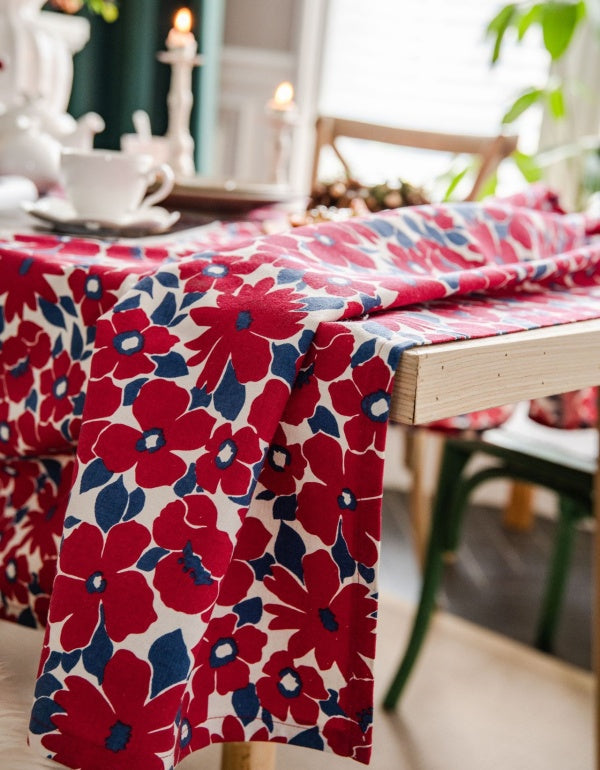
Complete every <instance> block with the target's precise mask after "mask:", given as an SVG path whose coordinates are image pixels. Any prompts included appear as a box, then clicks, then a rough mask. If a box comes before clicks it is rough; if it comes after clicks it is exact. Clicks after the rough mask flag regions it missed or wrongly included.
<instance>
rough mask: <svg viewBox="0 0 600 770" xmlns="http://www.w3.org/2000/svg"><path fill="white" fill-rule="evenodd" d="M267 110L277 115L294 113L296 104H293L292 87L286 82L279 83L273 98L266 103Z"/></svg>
mask: <svg viewBox="0 0 600 770" xmlns="http://www.w3.org/2000/svg"><path fill="white" fill-rule="evenodd" d="M267 107H268V109H269V110H272V111H273V112H277V113H283V112H292V113H293V112H295V111H296V103H295V102H294V86H293V85H292V84H291V83H289V82H288V81H287V80H284V81H283V83H280V84H279V85H278V86H277V88H276V89H275V93H274V94H273V98H272V99H269V101H268V103H267Z"/></svg>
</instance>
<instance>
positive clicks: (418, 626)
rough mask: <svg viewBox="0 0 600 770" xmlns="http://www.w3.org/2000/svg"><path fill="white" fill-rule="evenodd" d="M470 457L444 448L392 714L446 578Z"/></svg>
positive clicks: (388, 700) (387, 704)
mask: <svg viewBox="0 0 600 770" xmlns="http://www.w3.org/2000/svg"><path fill="white" fill-rule="evenodd" d="M469 457H470V452H467V453H465V452H461V451H460V450H459V451H457V450H456V449H451V448H448V447H445V448H444V453H443V456H442V465H441V470H440V482H439V485H438V491H437V496H436V500H435V505H434V509H433V515H432V520H431V533H430V536H429V546H428V550H427V557H426V559H425V566H424V571H423V585H422V587H421V597H420V600H419V606H418V608H417V613H416V616H415V619H414V622H413V627H412V631H411V635H410V639H409V641H408V645H407V647H406V651H405V653H404V657H403V658H402V661H401V663H400V665H399V667H398V670H397V671H396V675H395V677H394V679H393V681H392V683H391V685H390V686H389V688H388V691H387V693H386V695H385V698H384V701H383V708H384V709H385V710H386V711H392V710H393V709H394V708H395V707H396V704H397V702H398V699H399V697H400V694H401V692H402V690H403V689H404V686H405V684H406V682H407V680H408V678H409V676H410V673H411V671H412V669H413V666H414V663H415V661H416V659H417V657H418V655H419V652H420V650H421V646H422V644H423V641H424V640H425V635H426V633H427V629H428V627H429V621H430V619H431V613H432V612H433V609H434V608H435V599H436V594H437V589H438V586H439V583H440V579H441V575H442V553H443V551H444V547H445V543H446V541H447V535H448V533H447V528H448V520H449V518H451V516H449V510H452V508H453V506H452V500H451V495H452V490H453V487H454V484H455V480H456V478H457V477H458V476H459V475H460V473H461V472H462V470H463V468H464V466H465V465H466V463H467V461H468V459H469Z"/></svg>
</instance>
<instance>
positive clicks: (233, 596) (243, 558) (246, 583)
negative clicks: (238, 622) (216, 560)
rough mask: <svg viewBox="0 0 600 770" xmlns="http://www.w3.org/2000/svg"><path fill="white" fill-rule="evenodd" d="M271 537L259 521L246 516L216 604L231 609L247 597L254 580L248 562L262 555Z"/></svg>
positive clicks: (253, 574) (252, 571)
mask: <svg viewBox="0 0 600 770" xmlns="http://www.w3.org/2000/svg"><path fill="white" fill-rule="evenodd" d="M272 537H273V535H272V534H271V532H269V530H268V529H267V528H266V527H265V525H264V524H263V523H262V522H261V521H260V520H259V519H256V518H254V517H253V516H246V518H245V519H244V522H243V524H242V526H241V528H240V530H239V532H238V534H237V541H236V544H235V549H234V551H233V559H232V562H231V564H230V565H229V567H228V568H227V572H226V573H225V577H224V578H223V581H222V583H221V586H220V588H219V599H218V604H220V605H223V606H225V607H233V605H234V604H237V603H238V602H240V601H242V599H243V598H244V597H245V596H246V595H247V592H248V589H249V588H250V586H251V585H252V583H253V582H254V580H255V573H254V570H253V569H252V567H251V566H250V564H249V563H248V562H252V561H254V560H255V559H260V557H261V556H263V555H264V553H265V551H266V549H267V545H268V544H269V543H270V541H271V539H272Z"/></svg>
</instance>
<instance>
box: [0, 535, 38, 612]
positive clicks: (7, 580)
mask: <svg viewBox="0 0 600 770" xmlns="http://www.w3.org/2000/svg"><path fill="white" fill-rule="evenodd" d="M30 584H31V573H30V572H29V561H28V559H27V555H26V554H22V553H19V547H18V546H15V547H13V548H11V549H10V550H9V551H8V552H7V553H4V554H3V555H2V566H1V567H0V596H1V597H2V603H3V604H7V605H8V606H9V607H10V605H11V604H17V605H20V607H22V608H25V607H27V606H28V605H29V586H30Z"/></svg>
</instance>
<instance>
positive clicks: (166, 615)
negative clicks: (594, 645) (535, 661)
mask: <svg viewBox="0 0 600 770" xmlns="http://www.w3.org/2000/svg"><path fill="white" fill-rule="evenodd" d="M597 226H598V223H597V222H594V221H590V220H588V218H586V217H585V216H583V215H566V214H564V213H562V212H560V210H559V209H558V207H557V206H556V202H555V200H554V199H553V197H552V196H550V195H548V194H547V193H546V192H545V191H543V190H539V189H531V190H530V191H528V192H527V193H526V194H524V195H523V196H521V197H518V198H514V199H512V200H509V201H504V202H502V201H491V202H489V203H487V204H471V203H465V204H449V205H440V206H424V207H416V208H414V209H404V210H400V211H395V212H386V213H383V214H381V215H376V216H371V217H367V218H365V219H363V220H356V221H349V222H346V223H339V224H332V223H328V224H323V225H320V226H315V227H307V228H300V229H299V230H297V231H294V232H293V233H285V234H278V235H271V236H266V237H257V238H254V239H253V240H251V241H247V242H246V243H245V245H238V246H236V245H235V243H230V245H223V244H222V243H221V244H220V245H219V244H217V245H215V246H214V247H207V246H206V244H204V245H202V246H201V247H200V245H198V244H196V246H197V247H194V243H193V241H187V242H178V243H174V244H171V245H169V244H168V243H167V244H164V245H161V246H156V247H154V248H142V247H136V246H131V245H127V246H124V245H123V244H110V243H107V242H100V241H87V240H86V241H82V240H77V239H56V238H49V237H46V236H45V237H41V236H40V237H34V238H32V237H31V236H22V237H19V238H16V239H12V240H10V241H6V242H5V243H4V244H0V297H2V299H3V309H2V313H1V315H0V331H1V332H2V349H1V350H0V353H1V354H2V355H1V363H2V371H1V375H0V387H2V393H3V401H2V410H3V413H2V415H0V441H1V442H2V446H3V447H4V448H5V455H6V457H7V460H6V462H5V466H4V467H5V469H8V471H6V472H5V476H4V478H3V481H4V483H5V490H8V491H7V492H4V497H3V513H2V519H1V520H0V524H1V529H0V531H1V532H2V540H1V541H0V544H2V545H3V548H4V549H5V551H6V548H8V549H9V551H10V548H11V547H13V545H14V548H15V550H14V555H13V556H12V557H11V558H8V560H7V561H6V562H5V564H6V567H5V569H4V574H3V576H2V583H1V585H0V590H1V591H2V600H3V603H4V606H5V612H10V606H11V601H12V602H14V604H15V606H16V607H20V606H21V605H23V604H27V607H26V609H24V610H23V609H21V612H26V613H29V614H28V616H27V617H28V618H29V619H30V620H31V621H32V622H35V621H36V613H39V614H40V615H39V617H41V615H43V613H44V612H45V611H46V609H47V596H48V593H49V591H50V588H51V589H52V591H51V600H50V609H49V622H48V625H47V631H46V638H45V645H44V650H43V653H42V657H41V661H40V674H39V679H38V683H37V687H36V701H35V704H34V707H33V711H32V719H31V734H30V739H31V741H32V742H33V743H34V744H36V745H37V746H38V748H39V750H40V752H41V753H42V754H44V755H48V756H54V757H55V758H56V759H57V760H58V761H60V762H62V763H63V764H65V765H67V766H69V767H81V768H83V770H96V769H97V768H98V769H99V768H103V770H104V769H105V768H116V769H118V770H121V769H123V770H125V768H127V770H138V768H139V770H141V769H142V768H144V770H146V769H147V768H157V770H158V768H170V767H172V766H174V764H176V763H177V762H178V761H179V760H180V759H181V758H182V757H184V756H186V755H187V754H188V753H190V752H191V751H193V750H197V749H199V748H202V747H203V746H205V745H207V744H208V743H211V742H218V741H239V740H274V741H287V742H289V743H294V744H297V745H302V746H310V747H313V748H317V749H326V750H330V751H333V752H336V753H338V754H341V755H346V756H351V757H354V758H355V759H357V760H359V761H362V762H367V761H368V759H369V755H370V747H371V742H372V710H373V700H372V699H373V679H372V664H373V658H374V654H375V632H376V611H377V562H378V554H379V533H380V504H381V494H382V468H383V452H384V447H385V435H386V425H387V418H388V411H389V404H390V393H391V386H392V382H393V378H394V372H395V369H396V367H397V364H398V361H399V359H400V356H401V354H402V351H403V350H405V349H407V348H409V347H412V346H414V345H418V344H428V343H430V342H439V341H446V340H450V339H457V338H467V337H477V336H490V335H492V334H498V333H509V332H511V331H517V330H522V329H527V328H532V327H537V326H544V325H551V324H554V323H562V322H567V321H573V320H582V319H585V318H595V317H599V316H600V287H599V283H600V281H599V275H600V274H599V271H598V261H599V260H600V246H599V245H598V244H597V243H594V242H593V240H590V236H591V235H592V234H593V233H594V232H596V230H597ZM24 279H25V280H24ZM67 287H68V289H67ZM73 298H75V299H73ZM82 330H83V331H82ZM84 393H85V396H84ZM75 447H76V452H75V451H74V449H75ZM17 479H19V480H20V483H19V484H17V481H16V480H17ZM17 487H19V491H18V493H17ZM36 516H37V519H38V522H37V523H38V524H39V520H40V519H43V518H45V521H46V523H47V524H48V526H47V527H46V528H45V529H44V528H43V527H39V526H35V522H34V519H35V518H36ZM34 533H35V535H34ZM40 533H43V535H41V534H40ZM56 538H60V544H59V547H58V553H59V561H58V574H57V576H56V577H55V578H54V579H52V577H51V576H50V574H48V575H44V569H46V571H47V572H48V573H51V571H52V569H53V567H52V566H48V565H51V562H52V554H51V553H50V552H51V550H52V547H51V543H52V542H55V541H56ZM24 543H25V546H24V545H23V544H24ZM19 548H21V549H22V550H19ZM23 549H24V550H25V551H28V553H24V552H23ZM32 554H35V556H36V558H37V559H38V567H37V571H36V570H35V569H33V568H31V567H29V566H28V565H31V563H32V562H31V557H32ZM28 557H29V560H28ZM50 583H51V585H50ZM31 596H33V597H34V599H33V602H32V601H31V599H30V598H28V597H31ZM37 599H40V602H39V604H40V606H39V607H37V606H36V600H37ZM42 599H43V601H42ZM39 617H38V620H39Z"/></svg>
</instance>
